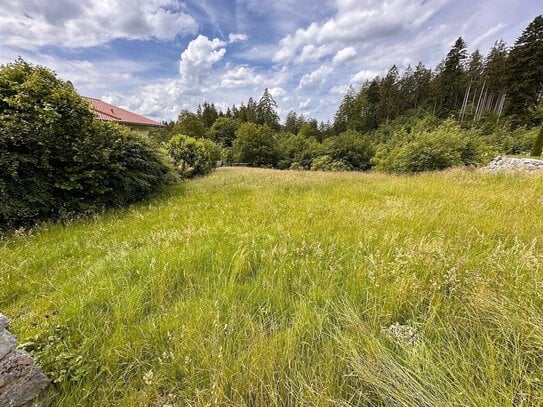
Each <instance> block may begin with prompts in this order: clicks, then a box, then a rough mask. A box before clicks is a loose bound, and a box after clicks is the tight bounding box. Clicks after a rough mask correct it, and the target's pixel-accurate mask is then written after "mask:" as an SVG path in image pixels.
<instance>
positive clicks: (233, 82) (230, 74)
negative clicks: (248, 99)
mask: <svg viewBox="0 0 543 407" xmlns="http://www.w3.org/2000/svg"><path fill="white" fill-rule="evenodd" d="M261 81H262V77H261V76H260V75H258V74H256V73H255V71H254V69H253V68H249V67H247V66H238V67H236V68H233V69H229V70H228V71H226V73H225V74H224V75H223V76H222V79H221V81H220V86H221V87H223V88H239V87H245V86H250V85H257V84H259V83H260V82H261Z"/></svg>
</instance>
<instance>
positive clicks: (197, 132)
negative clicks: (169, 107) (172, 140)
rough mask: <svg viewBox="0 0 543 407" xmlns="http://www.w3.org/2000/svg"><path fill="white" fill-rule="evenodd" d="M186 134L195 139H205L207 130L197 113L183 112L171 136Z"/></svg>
mask: <svg viewBox="0 0 543 407" xmlns="http://www.w3.org/2000/svg"><path fill="white" fill-rule="evenodd" d="M177 134H185V135H187V136H189V137H193V138H203V137H205V134H206V128H205V126H204V124H203V123H202V121H201V120H200V118H199V117H198V115H197V114H196V113H192V112H189V111H188V110H183V111H182V112H181V113H179V118H178V119H177V122H176V123H175V125H174V126H173V128H172V130H171V131H170V135H172V136H174V135H177Z"/></svg>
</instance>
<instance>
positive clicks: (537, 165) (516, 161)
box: [485, 157, 543, 172]
mask: <svg viewBox="0 0 543 407" xmlns="http://www.w3.org/2000/svg"><path fill="white" fill-rule="evenodd" d="M485 170H487V171H492V172H497V171H543V160H537V159H535V158H513V157H496V158H494V159H493V160H492V161H491V162H490V163H489V164H488V165H487V166H486V167H485Z"/></svg>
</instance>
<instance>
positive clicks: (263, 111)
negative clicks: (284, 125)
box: [256, 88, 279, 130]
mask: <svg viewBox="0 0 543 407" xmlns="http://www.w3.org/2000/svg"><path fill="white" fill-rule="evenodd" d="M256 122H257V123H258V124H267V125H268V126H269V127H270V128H272V129H274V130H279V115H278V114H277V103H276V102H275V100H274V98H273V96H272V95H271V93H270V91H269V90H268V88H266V89H264V93H263V94H262V96H261V97H260V100H259V101H258V104H257V105H256Z"/></svg>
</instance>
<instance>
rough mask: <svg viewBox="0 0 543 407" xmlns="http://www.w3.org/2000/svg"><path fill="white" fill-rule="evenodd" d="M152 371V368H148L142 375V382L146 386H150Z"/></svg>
mask: <svg viewBox="0 0 543 407" xmlns="http://www.w3.org/2000/svg"><path fill="white" fill-rule="evenodd" d="M154 375H155V374H154V373H153V371H152V370H149V371H148V372H146V373H145V374H144V375H143V383H145V384H146V385H147V386H150V385H151V384H152V383H153V377H154Z"/></svg>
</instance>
